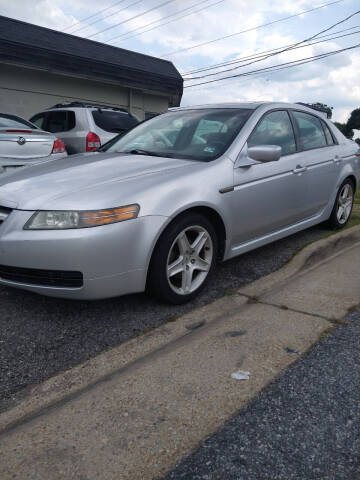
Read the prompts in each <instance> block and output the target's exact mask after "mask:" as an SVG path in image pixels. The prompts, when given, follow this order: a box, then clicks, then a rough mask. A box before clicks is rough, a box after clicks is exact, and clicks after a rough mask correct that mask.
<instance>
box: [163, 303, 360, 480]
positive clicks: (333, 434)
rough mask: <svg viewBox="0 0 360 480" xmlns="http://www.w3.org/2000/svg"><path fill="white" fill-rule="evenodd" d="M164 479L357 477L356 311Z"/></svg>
mask: <svg viewBox="0 0 360 480" xmlns="http://www.w3.org/2000/svg"><path fill="white" fill-rule="evenodd" d="M348 320H349V322H350V325H344V326H340V327H338V328H337V329H336V331H335V333H333V334H331V335H329V336H327V337H326V338H325V339H323V340H322V341H321V342H320V343H318V344H317V345H316V346H315V347H314V349H313V350H312V351H311V352H310V353H309V354H308V355H307V356H304V357H302V358H301V359H300V360H299V361H298V362H296V363H295V364H294V366H293V367H290V368H289V369H288V371H287V372H286V373H285V375H283V376H282V377H281V378H279V379H278V380H276V381H275V382H273V383H272V384H271V385H270V386H269V387H268V388H266V389H265V390H263V391H262V392H261V393H260V394H259V395H258V397H257V398H255V399H254V400H253V401H252V402H251V403H250V404H249V406H248V407H247V408H246V409H244V410H242V411H241V412H239V413H238V414H237V415H235V416H234V417H233V418H232V419H230V420H229V421H228V422H227V423H226V424H225V426H224V427H223V428H222V429H221V430H220V431H218V432H217V433H215V434H214V435H213V436H211V437H209V438H208V439H207V440H206V441H205V442H204V443H203V444H202V445H201V447H200V448H199V449H198V450H197V451H196V452H195V453H194V454H193V455H191V456H190V457H188V458H187V459H186V460H184V461H183V462H182V463H181V464H180V465H179V466H178V467H177V468H176V469H175V470H174V471H173V472H171V473H169V474H168V475H167V476H166V477H165V479H164V480H181V479H186V480H188V479H191V480H205V479H206V480H292V479H297V480H315V479H319V480H320V479H321V480H340V479H344V480H345V479H346V480H352V479H353V480H357V479H359V478H360V409H359V405H360V388H359V385H360V311H358V312H357V313H354V314H352V315H350V316H349V317H348Z"/></svg>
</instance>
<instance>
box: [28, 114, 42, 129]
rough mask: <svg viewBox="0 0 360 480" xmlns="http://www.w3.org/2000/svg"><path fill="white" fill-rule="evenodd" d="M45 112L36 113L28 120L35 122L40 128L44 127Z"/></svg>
mask: <svg viewBox="0 0 360 480" xmlns="http://www.w3.org/2000/svg"><path fill="white" fill-rule="evenodd" d="M45 117H46V115H45V113H39V114H38V115H35V116H34V117H31V118H30V122H32V123H35V125H36V126H37V127H39V128H41V129H44V127H45Z"/></svg>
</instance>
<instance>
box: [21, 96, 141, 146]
mask: <svg viewBox="0 0 360 480" xmlns="http://www.w3.org/2000/svg"><path fill="white" fill-rule="evenodd" d="M30 121H31V122H32V123H35V125H37V126H38V127H39V128H41V129H42V130H46V131H47V132H51V133H56V136H57V137H58V138H60V139H61V140H62V141H63V142H64V143H65V145H66V150H67V152H68V153H69V154H73V153H81V152H93V151H94V150H96V149H97V148H99V147H100V146H101V145H103V144H104V143H106V142H108V141H109V140H111V139H112V138H114V137H115V136H116V135H118V134H120V133H125V132H127V131H128V130H130V129H131V128H132V127H134V126H135V125H137V124H138V123H139V120H138V119H137V118H136V117H134V115H132V114H131V113H129V112H128V111H127V110H125V109H122V108H117V107H109V106H106V105H95V104H88V103H87V104H85V103H79V102H73V103H68V104H60V103H59V104H57V105H54V106H53V107H51V108H49V109H48V110H45V111H43V112H40V113H37V114H36V115H34V116H32V117H31V119H30Z"/></svg>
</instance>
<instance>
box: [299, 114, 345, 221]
mask: <svg viewBox="0 0 360 480" xmlns="http://www.w3.org/2000/svg"><path fill="white" fill-rule="evenodd" d="M291 115H292V116H293V119H294V122H295V127H296V128H297V131H298V136H299V142H300V148H301V150H302V152H301V164H302V165H303V166H304V167H305V168H306V176H307V178H308V198H307V201H308V203H309V215H310V216H311V215H316V214H317V213H320V212H321V210H322V209H323V208H324V207H325V206H326V205H327V204H328V202H329V200H330V198H331V196H332V194H333V192H334V191H335V189H336V182H337V179H338V173H339V169H340V154H339V146H338V144H337V142H336V140H335V137H333V135H332V133H331V131H330V129H329V127H328V126H327V124H326V122H324V120H322V119H320V118H319V117H317V116H316V115H312V114H310V113H307V112H301V111H292V112H291Z"/></svg>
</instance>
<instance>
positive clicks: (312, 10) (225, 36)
mask: <svg viewBox="0 0 360 480" xmlns="http://www.w3.org/2000/svg"><path fill="white" fill-rule="evenodd" d="M344 1H345V0H336V1H333V2H328V3H324V4H323V5H319V6H318V7H313V8H310V9H308V10H303V11H302V12H299V13H296V14H293V15H289V16H287V17H282V18H279V19H277V20H273V21H271V22H267V23H263V24H261V25H257V26H256V27H251V28H247V29H245V30H240V31H239V32H235V33H231V34H229V35H224V36H222V37H218V38H214V39H213V40H208V41H206V42H202V43H198V44H197V45H192V46H191V47H186V48H182V49H180V50H174V51H172V52H166V53H164V54H162V55H160V58H166V57H168V56H170V55H175V54H178V53H183V52H187V51H189V50H193V49H195V48H199V47H203V46H206V45H210V44H212V43H216V42H219V41H221V40H226V39H228V38H232V37H235V36H237V35H241V34H243V33H248V32H253V31H255V30H259V29H260V28H265V27H268V26H270V25H275V24H277V23H280V22H285V21H286V20H290V19H292V18H296V17H299V16H301V15H305V14H307V13H310V12H315V11H317V10H320V9H322V8H325V7H330V6H332V5H336V4H338V3H342V2H344Z"/></svg>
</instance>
